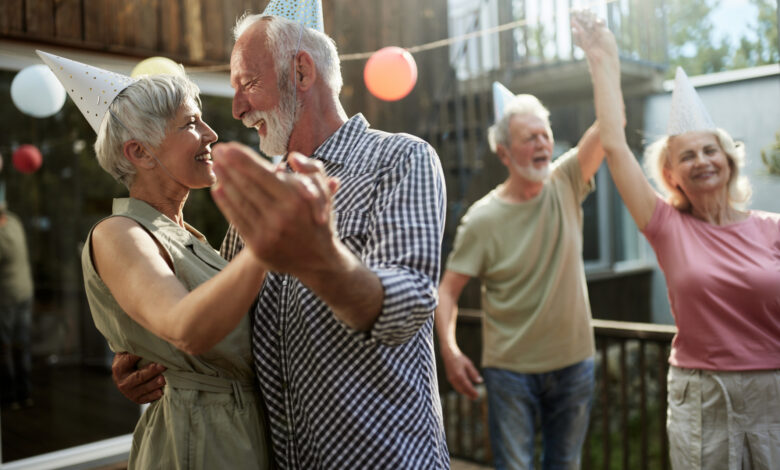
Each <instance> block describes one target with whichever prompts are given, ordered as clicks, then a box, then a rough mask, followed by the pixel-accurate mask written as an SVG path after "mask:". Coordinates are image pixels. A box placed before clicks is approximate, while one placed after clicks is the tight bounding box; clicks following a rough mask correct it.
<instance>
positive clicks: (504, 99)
mask: <svg viewBox="0 0 780 470" xmlns="http://www.w3.org/2000/svg"><path fill="white" fill-rule="evenodd" d="M514 98H515V94H514V93H512V92H511V91H509V89H507V87H505V86H504V85H502V84H500V83H499V82H493V116H494V117H495V122H498V121H499V120H501V116H503V115H504V109H506V104H507V103H509V102H510V101H512V100H513V99H514Z"/></svg>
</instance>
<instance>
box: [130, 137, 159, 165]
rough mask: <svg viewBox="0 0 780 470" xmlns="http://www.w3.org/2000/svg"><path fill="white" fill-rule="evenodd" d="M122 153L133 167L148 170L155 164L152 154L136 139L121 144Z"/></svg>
mask: <svg viewBox="0 0 780 470" xmlns="http://www.w3.org/2000/svg"><path fill="white" fill-rule="evenodd" d="M122 153H123V154H124V156H125V158H126V159H127V160H128V161H129V162H130V163H131V164H132V165H133V166H134V167H138V168H144V169H147V170H150V169H152V168H154V166H155V163H156V162H155V161H154V159H153V158H152V156H151V155H150V154H149V152H147V151H146V149H144V147H143V145H141V144H140V143H139V142H138V141H137V140H128V141H127V142H125V143H124V144H123V145H122Z"/></svg>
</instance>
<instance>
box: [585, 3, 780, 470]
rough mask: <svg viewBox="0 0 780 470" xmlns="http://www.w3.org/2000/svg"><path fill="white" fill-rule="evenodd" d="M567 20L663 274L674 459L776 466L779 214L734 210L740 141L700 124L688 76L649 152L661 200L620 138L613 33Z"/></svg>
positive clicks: (616, 173)
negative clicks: (670, 322) (669, 324)
mask: <svg viewBox="0 0 780 470" xmlns="http://www.w3.org/2000/svg"><path fill="white" fill-rule="evenodd" d="M572 27H573V31H574V34H575V37H576V39H577V41H578V44H579V45H580V47H582V49H583V50H584V51H585V55H586V57H587V59H588V64H589V67H590V70H591V75H592V78H593V84H594V96H595V104H596V116H597V119H598V122H599V130H600V135H601V143H602V145H603V147H604V150H605V152H606V154H607V164H608V165H609V169H610V172H611V174H612V177H613V179H614V181H615V185H616V186H617V188H618V190H619V191H620V195H621V196H622V198H623V201H624V202H625V204H626V207H627V208H628V210H629V212H630V213H631V216H632V217H633V218H634V221H635V222H636V224H637V225H638V226H639V229H640V230H641V231H642V232H643V233H644V235H645V236H646V237H647V239H648V241H649V242H650V244H651V245H652V246H653V249H654V250H655V252H656V256H657V257H658V261H659V265H660V266H661V269H662V270H663V271H664V274H665V275H666V280H667V289H668V292H669V299H670V303H671V307H672V314H673V315H674V318H675V322H676V324H677V330H678V332H677V335H676V336H675V338H674V341H673V342H672V353H671V356H670V358H669V362H670V364H671V366H670V371H669V397H668V398H669V400H668V401H669V408H668V421H667V430H668V433H669V441H670V457H671V461H672V466H673V468H675V469H695V468H700V469H704V468H706V469H720V468H723V469H735V468H767V469H769V468H780V214H775V213H769V212H761V211H745V210H741V209H739V208H738V204H739V203H744V202H746V201H747V199H748V197H749V196H750V190H749V186H748V184H747V181H746V179H745V178H744V177H740V176H739V168H740V167H741V166H742V165H743V163H744V150H743V148H742V146H741V144H740V143H736V142H734V140H733V139H732V138H731V137H730V136H729V134H728V133H726V132H725V131H723V130H721V129H716V128H715V127H714V126H711V125H707V124H708V122H711V121H709V116H707V115H706V110H704V108H703V105H700V102H699V101H698V97H697V95H696V94H695V92H694V91H693V88H692V87H689V85H687V78H685V77H682V79H678V85H677V86H679V87H680V91H679V93H680V94H681V96H683V95H684V93H688V96H687V97H688V98H689V101H688V103H690V104H687V105H684V106H682V107H677V108H676V107H675V106H676V104H677V102H675V99H674V98H673V100H672V101H673V103H672V109H673V119H674V125H673V126H670V127H671V128H672V129H676V130H677V131H678V132H673V134H674V135H669V136H666V137H664V138H662V139H661V140H660V141H658V142H657V143H655V144H653V145H652V146H651V147H650V148H649V149H648V152H647V156H646V166H647V167H648V171H649V173H650V174H651V176H652V177H653V178H654V179H655V180H656V182H657V183H658V186H659V187H660V188H661V190H662V191H664V192H665V193H666V196H667V197H666V198H665V199H664V198H662V197H661V196H659V195H658V194H657V193H656V192H655V190H654V189H653V187H652V186H651V185H650V183H649V181H648V180H647V178H646V177H645V175H644V173H643V172H642V169H641V167H640V166H639V164H638V163H637V161H636V159H635V158H634V156H633V154H632V152H631V150H630V149H629V147H628V145H627V143H626V138H625V133H624V131H623V121H624V120H625V118H624V116H623V97H622V93H621V90H620V63H619V60H618V54H617V46H616V44H615V39H614V37H613V36H612V34H611V33H610V32H609V30H608V29H607V28H606V27H605V26H604V24H603V22H602V21H600V20H597V19H595V18H594V17H593V16H592V15H591V14H589V13H583V14H575V15H574V18H573V20H572ZM682 75H684V74H682ZM685 87H688V88H689V89H688V88H685ZM677 93H678V91H675V94H677ZM691 97H693V98H692V99H691ZM702 123H703V125H702Z"/></svg>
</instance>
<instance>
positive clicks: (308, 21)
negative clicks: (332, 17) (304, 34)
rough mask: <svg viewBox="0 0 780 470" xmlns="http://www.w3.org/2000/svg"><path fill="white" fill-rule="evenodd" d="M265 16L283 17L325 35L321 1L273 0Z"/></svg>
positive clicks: (266, 8) (267, 7)
mask: <svg viewBox="0 0 780 470" xmlns="http://www.w3.org/2000/svg"><path fill="white" fill-rule="evenodd" d="M263 14H264V15H274V16H282V17H284V18H287V19H288V20H292V21H295V22H297V23H301V24H302V25H304V26H306V27H307V28H311V29H316V30H317V31H319V32H321V33H324V32H325V28H324V27H323V25H322V24H323V22H322V2H321V1H320V0H271V1H270V2H268V6H266V7H265V11H263Z"/></svg>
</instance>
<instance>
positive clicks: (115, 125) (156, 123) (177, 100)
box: [95, 75, 200, 189]
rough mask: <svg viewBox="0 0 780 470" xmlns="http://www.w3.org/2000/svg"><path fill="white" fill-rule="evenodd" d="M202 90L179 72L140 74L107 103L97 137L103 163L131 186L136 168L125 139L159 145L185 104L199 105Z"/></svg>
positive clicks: (110, 171)
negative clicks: (128, 155) (171, 121)
mask: <svg viewBox="0 0 780 470" xmlns="http://www.w3.org/2000/svg"><path fill="white" fill-rule="evenodd" d="M199 93H200V90H199V89H198V86H197V85H195V84H194V83H193V82H192V81H191V80H190V79H189V78H186V77H182V76H178V75H152V76H145V77H141V78H140V79H139V80H138V81H137V82H135V83H133V84H132V85H130V86H128V87H127V88H125V89H124V90H122V91H121V92H120V93H119V94H118V95H117V96H116V98H114V101H112V102H111V104H110V105H109V106H108V109H109V112H107V113H106V116H105V117H104V118H103V122H102V123H101V124H100V129H99V131H98V136H97V140H96V141H95V153H96V154H97V160H98V163H99V164H100V166H101V167H103V169H104V170H106V171H107V172H108V174H110V175H111V176H113V177H114V179H116V180H117V181H119V182H120V183H122V184H123V185H125V186H126V187H127V188H128V189H129V188H130V186H131V185H132V184H133V180H134V179H135V173H136V171H135V167H134V166H133V165H132V164H131V163H130V162H129V161H128V160H127V159H126V158H125V156H124V149H123V147H124V143H125V142H127V141H128V140H132V139H136V140H138V141H140V142H143V143H144V144H146V145H148V146H150V147H157V146H158V145H160V143H161V142H162V141H163V139H164V138H165V131H166V129H167V127H168V123H169V122H170V120H171V119H173V118H174V117H176V113H177V112H178V111H179V108H181V107H182V105H184V104H185V103H187V102H190V101H192V102H194V103H197V105H198V107H199V108H200V97H199ZM117 118H118V119H121V120H122V122H119V121H118V120H117Z"/></svg>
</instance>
